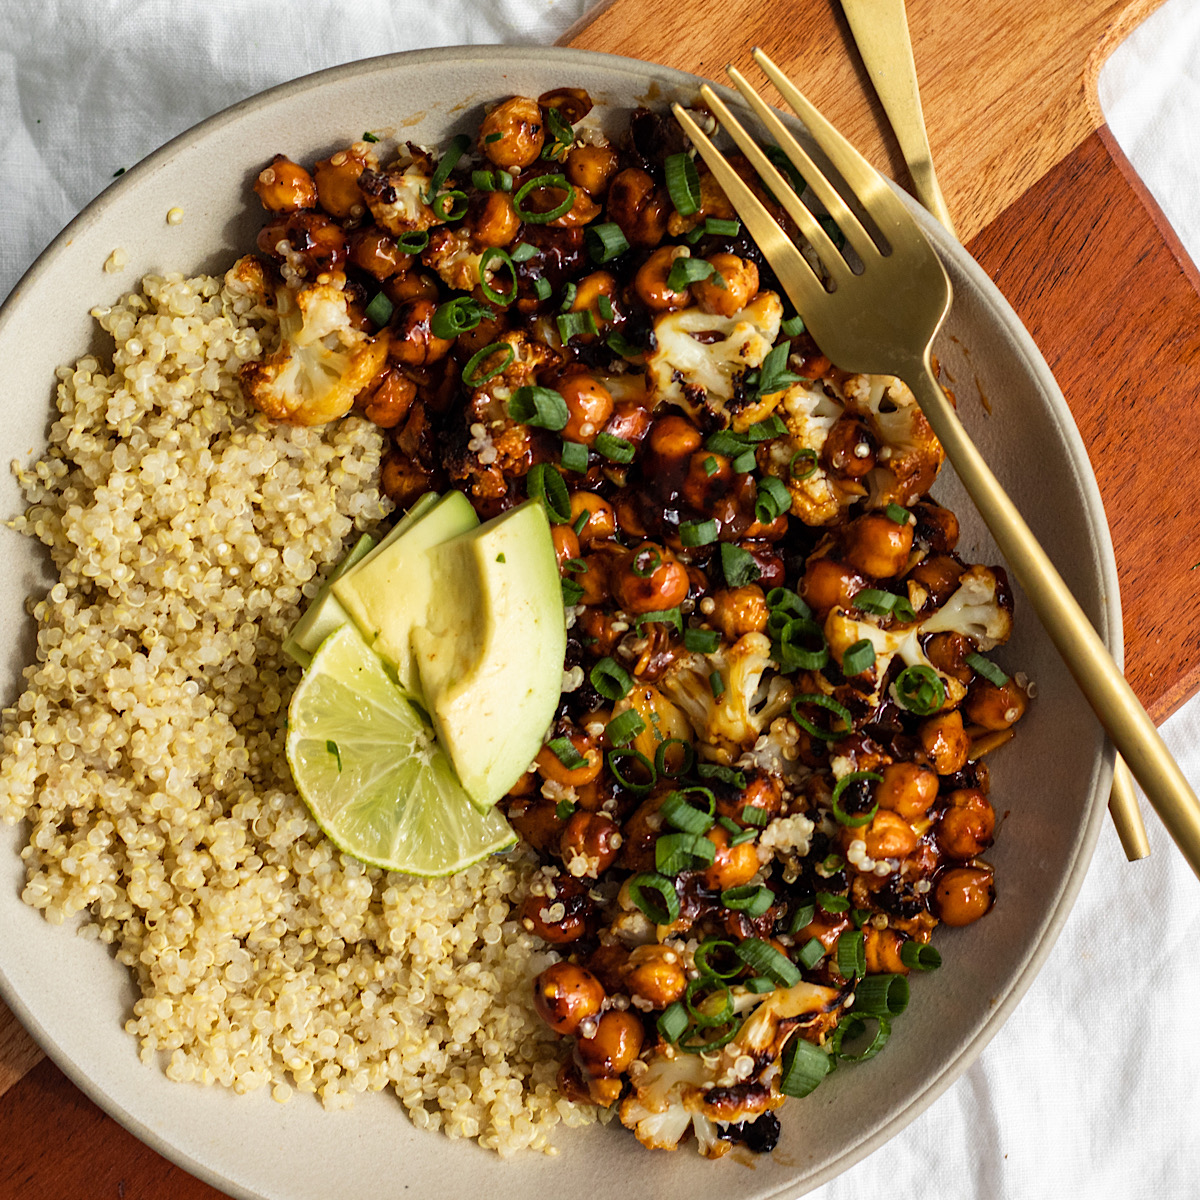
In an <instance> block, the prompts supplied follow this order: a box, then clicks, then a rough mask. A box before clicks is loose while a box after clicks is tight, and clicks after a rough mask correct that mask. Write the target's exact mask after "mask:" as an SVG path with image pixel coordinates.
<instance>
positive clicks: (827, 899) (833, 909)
mask: <svg viewBox="0 0 1200 1200" xmlns="http://www.w3.org/2000/svg"><path fill="white" fill-rule="evenodd" d="M817 903H818V904H819V905H820V906H821V908H822V909H823V910H824V911H825V912H827V913H843V912H849V911H850V901H849V900H847V899H846V897H845V896H839V895H837V894H836V893H835V892H818V893H817Z"/></svg>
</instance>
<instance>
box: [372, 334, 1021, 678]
mask: <svg viewBox="0 0 1200 1200" xmlns="http://www.w3.org/2000/svg"><path fill="white" fill-rule="evenodd" d="M369 311H370V310H368V312H369ZM966 663H967V666H968V667H970V668H971V670H972V671H974V672H975V674H976V675H982V676H983V677H984V679H986V680H987V681H988V683H994V684H995V685H996V687H1003V686H1004V685H1005V684H1006V683H1007V682H1008V676H1007V675H1005V673H1004V672H1003V671H1002V670H1000V668H999V667H998V666H996V664H995V663H994V662H992V660H991V659H990V658H984V657H983V655H982V654H979V653H977V652H976V651H974V650H972V651H971V653H970V654H968V655H967V657H966Z"/></svg>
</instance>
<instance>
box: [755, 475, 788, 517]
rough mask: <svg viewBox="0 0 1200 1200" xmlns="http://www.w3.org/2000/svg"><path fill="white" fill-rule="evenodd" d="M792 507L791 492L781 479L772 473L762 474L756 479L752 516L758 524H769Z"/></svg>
mask: <svg viewBox="0 0 1200 1200" xmlns="http://www.w3.org/2000/svg"><path fill="white" fill-rule="evenodd" d="M791 507H792V497H791V493H790V492H789V491H788V490H787V488H786V487H784V485H783V481H782V480H779V479H776V478H775V476H774V475H764V476H763V477H762V479H760V480H759V481H758V498H757V499H756V500H755V502H754V516H755V519H756V520H757V521H758V522H759V524H760V525H770V524H771V522H772V521H774V520H775V518H776V517H778V516H779V515H780V514H781V513H785V512H787V511H788V510H789V509H790V508H791Z"/></svg>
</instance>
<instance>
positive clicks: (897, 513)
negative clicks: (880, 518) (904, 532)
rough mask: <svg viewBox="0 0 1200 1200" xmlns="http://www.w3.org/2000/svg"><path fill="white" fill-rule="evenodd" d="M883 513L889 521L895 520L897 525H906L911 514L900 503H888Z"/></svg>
mask: <svg viewBox="0 0 1200 1200" xmlns="http://www.w3.org/2000/svg"><path fill="white" fill-rule="evenodd" d="M883 513H884V516H886V517H887V519H888V520H889V521H895V522H896V524H897V525H907V524H908V523H909V518H910V516H911V514H910V513H909V511H908V509H907V508H905V507H904V506H903V505H902V504H889V505H888V506H887V508H885V509H884V510H883Z"/></svg>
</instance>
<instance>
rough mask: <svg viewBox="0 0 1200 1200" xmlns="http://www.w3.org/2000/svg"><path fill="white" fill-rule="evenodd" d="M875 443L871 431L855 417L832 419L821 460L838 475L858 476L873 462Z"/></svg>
mask: <svg viewBox="0 0 1200 1200" xmlns="http://www.w3.org/2000/svg"><path fill="white" fill-rule="evenodd" d="M877 449H878V445H877V443H876V441H875V436H874V434H872V433H871V431H870V430H869V429H868V428H867V427H866V426H865V425H864V424H863V423H862V422H861V421H859V420H858V419H857V418H855V417H850V416H845V417H841V418H840V419H839V420H838V421H836V422H835V423H834V426H833V428H832V429H831V430H830V431H829V434H828V436H827V437H826V438H825V444H824V445H823V446H822V447H821V461H822V462H823V463H824V464H825V466H826V467H827V468H828V469H829V471H830V472H831V473H832V474H834V475H836V476H838V477H839V478H841V479H861V478H862V477H863V476H864V475H866V474H867V472H868V471H870V470H871V469H872V468H873V467H874V466H875V456H876V452H877Z"/></svg>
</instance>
